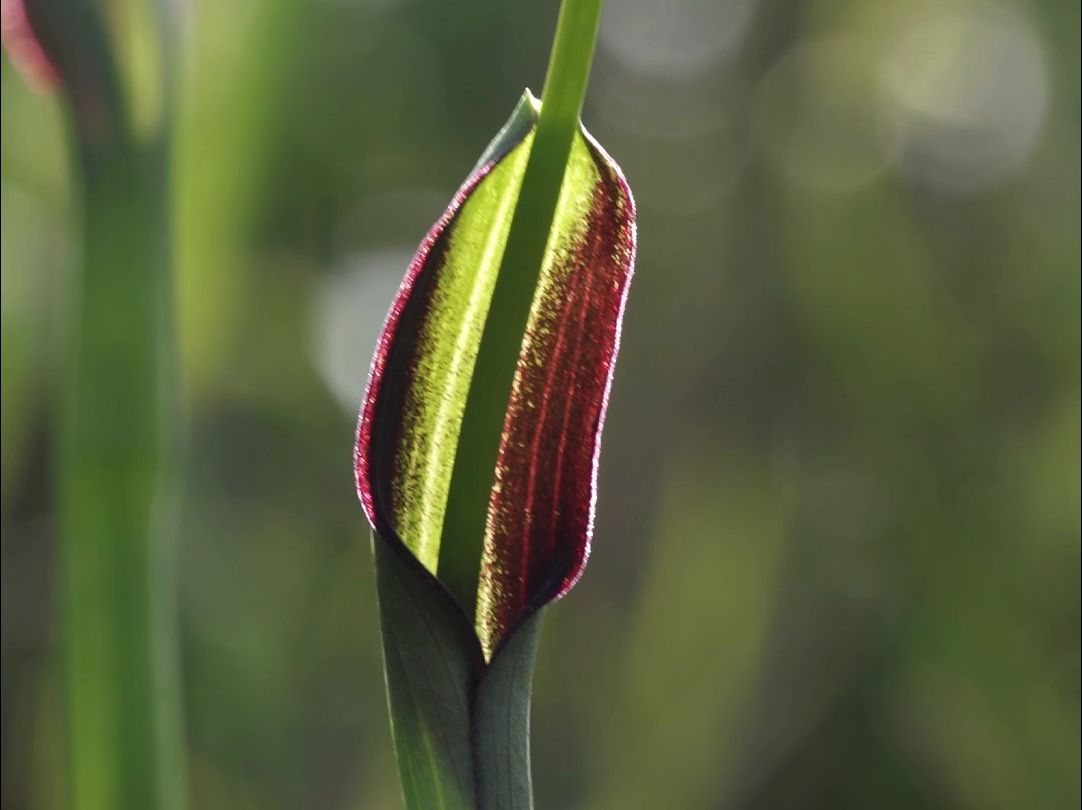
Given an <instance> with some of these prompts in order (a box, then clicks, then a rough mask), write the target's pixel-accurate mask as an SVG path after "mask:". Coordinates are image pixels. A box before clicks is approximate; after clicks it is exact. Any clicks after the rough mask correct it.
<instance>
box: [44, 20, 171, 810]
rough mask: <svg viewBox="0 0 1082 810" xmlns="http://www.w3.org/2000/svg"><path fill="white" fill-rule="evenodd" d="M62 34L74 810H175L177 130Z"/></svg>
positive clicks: (64, 443)
mask: <svg viewBox="0 0 1082 810" xmlns="http://www.w3.org/2000/svg"><path fill="white" fill-rule="evenodd" d="M84 11H85V10H84ZM84 16H85V17H86V20H87V21H89V22H90V23H94V24H97V22H98V20H97V19H96V18H95V17H93V16H92V15H90V13H89V12H86V13H85V15H84ZM80 32H81V33H80ZM60 33H61V34H63V35H65V36H71V37H72V41H71V44H72V45H73V47H78V48H83V49H85V50H83V51H79V53H84V54H86V55H87V56H86V60H85V61H84V62H82V63H80V64H81V66H82V73H81V74H76V73H75V72H74V70H73V71H71V72H69V73H68V74H67V75H68V76H72V77H77V78H78V80H79V81H83V82H85V86H83V85H80V84H79V83H78V81H77V80H76V79H75V78H73V79H72V80H71V81H67V82H66V84H67V91H68V96H69V100H70V102H71V113H72V121H73V124H74V129H75V136H76V143H77V147H78V161H77V165H76V168H77V172H78V175H77V176H78V180H79V181H80V183H79V185H80V188H81V192H82V199H81V207H82V257H81V263H80V267H79V272H78V273H77V275H76V277H75V283H74V284H73V287H74V289H73V299H74V300H73V302H72V313H73V317H72V321H71V324H72V325H71V333H70V338H69V339H70V344H69V345H70V349H69V358H68V359H69V365H68V367H67V369H66V372H67V373H66V377H65V383H66V389H65V391H64V394H65V398H64V403H63V422H62V430H61V442H60V447H59V451H60V455H59V470H58V472H59V488H60V489H59V508H60V524H61V525H60V530H61V538H60V566H61V583H62V588H61V617H62V622H63V643H64V678H65V709H66V720H67V760H68V769H69V791H70V801H69V802H68V806H70V807H72V808H75V810H136V808H138V809H139V810H175V809H176V808H179V807H180V806H181V805H182V799H181V797H182V776H181V774H182V772H183V769H182V765H181V762H182V745H181V734H180V723H179V700H178V688H177V683H176V680H177V670H176V662H175V636H174V621H173V590H172V583H173V576H172V559H171V543H170V542H169V541H170V537H169V532H168V523H169V521H168V518H169V507H171V506H172V503H171V502H170V497H169V496H170V492H171V491H172V487H171V486H170V484H171V471H172V469H173V468H174V466H175V465H174V463H173V450H174V441H173V438H174V437H173V435H172V430H171V425H172V424H174V420H173V419H172V415H171V410H172V408H173V405H174V402H173V400H174V396H173V388H172V385H171V383H172V380H173V370H174V369H173V362H172V361H173V355H174V352H173V345H172V338H171V335H172V318H171V305H170V300H171V294H170V284H171V279H170V261H169V253H170V245H169V216H170V212H169V207H168V189H169V182H168V176H167V174H168V169H167V154H166V153H167V146H166V144H167V139H166V132H167V129H166V128H165V127H163V130H162V132H161V133H160V134H159V135H158V136H157V137H153V138H150V139H149V142H148V143H145V144H144V143H138V142H136V140H135V138H134V136H133V134H132V132H131V129H130V126H129V124H128V122H127V118H126V115H125V112H124V110H123V104H122V103H120V102H119V101H118V99H120V98H121V96H120V94H119V93H118V92H117V90H116V87H117V82H116V73H115V69H114V65H113V62H112V58H111V55H110V53H109V51H108V46H107V45H106V44H105V42H106V40H105V39H104V37H101V36H98V34H100V30H98V29H97V28H94V27H84V28H71V29H60ZM92 35H93V36H92ZM60 52H62V53H65V54H71V53H73V52H75V51H74V50H73V49H71V48H69V49H63V50H61V51H60ZM87 65H91V66H92V67H91V68H89V69H88V68H87Z"/></svg>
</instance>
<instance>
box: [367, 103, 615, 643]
mask: <svg viewBox="0 0 1082 810" xmlns="http://www.w3.org/2000/svg"><path fill="white" fill-rule="evenodd" d="M537 110H538V102H537V101H536V100H535V99H534V98H533V97H532V96H530V95H529V93H527V94H526V95H525V96H524V97H523V99H522V101H521V102H520V103H519V105H518V107H517V108H516V110H515V112H514V114H513V115H512V117H511V120H510V121H509V122H508V124H507V125H506V126H505V127H504V129H503V130H501V132H500V134H499V135H498V136H497V138H496V139H495V140H494V141H493V143H492V145H491V146H490V147H489V149H488V150H487V151H486V153H485V155H484V156H483V157H482V159H481V161H480V162H479V163H478V165H477V167H476V168H475V170H474V171H473V173H472V174H471V175H470V177H469V178H467V180H466V182H465V183H464V184H463V186H462V187H461V188H460V189H459V191H458V193H457V194H456V195H455V198H454V199H453V201H452V203H451V205H450V206H449V207H448V209H447V211H446V212H445V213H444V215H443V216H442V217H441V218H440V219H439V221H438V222H437V223H436V224H435V225H434V226H433V228H432V229H431V230H430V231H429V233H428V235H427V236H426V237H425V239H424V240H423V241H422V243H421V245H420V248H419V249H418V252H417V255H416V256H415V258H414V260H413V262H412V263H411V264H410V267H409V268H408V270H407V273H406V277H405V279H404V281H403V283H402V286H401V288H400V290H399V293H398V295H397V297H396V299H395V301H394V303H393V305H392V307H391V311H390V314H389V315H388V318H387V322H386V325H385V327H384V331H383V333H382V336H381V338H380V341H379V345H378V347H377V350H376V355H375V358H374V360H373V364H372V371H371V376H370V380H369V387H368V393H367V396H366V399H365V403H364V406H363V408H362V412H361V420H360V425H359V429H358V441H357V455H356V473H357V483H358V490H359V494H360V497H361V501H362V503H363V505H364V508H365V511H366V514H367V515H368V517H369V520H370V521H371V522H372V524H373V526H374V528H375V529H376V531H377V532H378V533H379V534H380V535H381V536H383V537H385V538H388V539H389V541H391V542H399V543H401V544H403V545H404V546H405V547H406V548H407V549H409V551H410V552H411V553H412V554H413V555H414V556H415V557H416V558H417V559H418V560H419V561H420V562H421V564H422V565H423V566H424V567H425V568H426V569H428V571H430V572H432V573H435V572H436V570H437V563H438V561H439V552H440V538H441V533H442V530H443V519H444V513H445V511H446V507H447V498H448V493H449V490H450V480H451V473H452V469H453V466H454V460H455V454H456V451H457V447H458V437H459V431H460V428H461V425H462V418H463V413H464V410H465V407H466V400H467V395H468V393H469V387H470V381H471V375H472V372H473V367H474V363H475V361H476V358H477V353H478V348H479V344H480V340H481V335H482V332H483V329H484V326H485V319H486V318H488V317H499V315H500V313H498V312H497V313H491V314H490V313H489V302H490V299H491V296H492V291H493V288H494V285H495V281H496V277H497V274H498V273H499V272H500V260H501V258H502V255H503V250H504V246H505V244H506V241H507V234H508V230H509V228H510V225H511V217H512V214H513V212H514V208H515V203H516V200H517V196H518V191H519V188H520V186H521V183H522V177H523V173H524V171H525V168H526V161H527V158H528V157H529V149H530V145H531V142H532V139H533V134H534V129H535V124H536V119H537ZM634 220H635V212H634V204H633V202H632V198H631V193H630V191H629V189H628V186H627V183H626V182H625V181H624V179H623V176H622V174H621V173H620V170H619V168H618V167H617V166H616V165H615V163H613V161H612V160H611V158H609V157H608V155H607V154H606V153H605V152H604V150H602V149H601V147H600V146H599V145H598V144H597V143H596V142H595V141H594V140H593V139H592V138H591V137H590V136H589V135H588V134H587V133H586V132H585V130H582V129H581V128H580V131H579V133H578V134H577V135H576V137H575V139H574V141H573V143H572V146H571V153H570V155H569V158H568V163H567V169H566V173H565V175H564V180H563V185H562V187H561V191H560V196H559V200H558V204H557V207H556V211H555V216H554V219H553V224H552V228H551V230H550V233H549V237H548V242H547V245H546V250H545V254H544V257H543V261H542V264H541V268H540V274H539V278H538V284H537V287H536V291H535V294H534V299H533V305H532V308H531V311H530V316H529V320H528V323H527V328H526V332H525V334H524V335H523V338H522V345H521V349H520V353H519V359H518V365H517V368H516V371H515V377H514V384H513V388H512V392H511V397H510V402H509V403H508V408H507V411H506V415H505V419H504V424H503V433H502V438H501V443H500V451H499V457H498V460H497V464H496V467H495V469H493V470H492V472H491V476H492V483H493V486H492V489H491V497H490V501H489V507H488V519H487V527H486V531H485V537H484V543H483V551H482V555H481V559H480V560H478V561H477V564H478V566H479V569H480V581H479V586H478V592H477V595H476V604H474V605H463V608H464V609H465V610H466V612H467V614H471V613H472V614H473V615H475V627H476V631H477V634H478V637H479V639H480V642H481V645H482V648H483V650H484V653H485V656H486V658H491V657H492V655H493V653H494V652H495V650H496V648H497V647H498V646H499V644H500V643H501V641H502V640H503V639H504V637H505V636H506V634H507V633H508V631H509V630H510V629H511V628H513V627H514V626H516V625H517V624H518V623H519V622H521V621H522V620H523V619H524V618H525V617H526V616H528V615H529V614H530V613H531V612H532V611H534V610H536V609H537V608H538V607H540V606H541V605H543V604H545V603H546V602H548V601H550V600H552V599H554V598H558V597H559V596H561V595H562V594H564V593H566V592H567V590H568V589H570V588H571V586H572V585H573V584H574V582H575V581H576V580H577V578H578V576H579V574H580V573H581V571H582V568H583V566H584V564H585V561H586V557H587V555H588V552H589V542H590V534H591V530H592V521H593V509H594V495H595V476H596V466H597V456H598V448H599V441H600V432H601V426H602V421H603V418H604V411H605V405H606V400H607V397H608V390H609V385H610V382H611V378H612V368H613V362H614V360H615V355H616V350H617V346H618V342H619V329H620V320H621V317H622V313H623V306H624V301H625V296H626V292H627V285H628V281H629V279H630V275H631V270H632V264H633V260H634V250H635V225H634Z"/></svg>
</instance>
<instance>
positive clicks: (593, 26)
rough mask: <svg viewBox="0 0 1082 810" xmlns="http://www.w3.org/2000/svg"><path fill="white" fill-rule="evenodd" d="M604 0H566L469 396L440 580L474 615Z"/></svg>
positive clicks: (447, 515) (453, 478) (443, 540)
mask: <svg viewBox="0 0 1082 810" xmlns="http://www.w3.org/2000/svg"><path fill="white" fill-rule="evenodd" d="M601 6H602V0H563V4H562V5H561V7H560V16H559V20H558V22H557V24H556V35H555V39H554V41H553V44H552V54H551V56H550V59H549V66H548V73H547V74H546V77H545V88H544V92H543V93H542V104H541V112H540V114H539V117H538V121H537V131H536V134H535V136H534V142H533V147H532V148H531V150H530V157H529V160H528V161H527V164H526V172H525V175H524V176H523V180H522V188H521V190H520V191H519V196H518V201H517V203H516V206H515V213H514V215H513V217H512V219H511V230H510V232H509V234H508V237H507V245H506V247H505V248H504V253H503V258H502V260H501V263H500V272H499V276H498V277H497V279H496V286H495V290H494V291H493V294H492V302H491V304H490V306H489V316H488V318H487V320H486V322H485V328H484V332H483V334H482V337H481V346H480V349H479V351H478V354H477V361H476V364H475V366H474V370H473V379H472V381H471V383H470V392H469V396H468V397H467V400H466V410H465V413H464V415H463V419H462V429H461V432H460V434H459V442H458V451H457V454H456V456H455V463H454V468H453V470H452V475H451V487H450V492H449V495H448V499H447V511H446V513H445V515H444V524H443V534H442V537H441V540H440V558H439V567H438V571H439V578H440V579H441V581H443V582H444V584H446V585H447V587H448V588H449V589H450V590H451V592H452V593H453V594H454V595H455V596H456V598H457V599H458V601H459V602H460V603H461V604H462V606H463V607H464V608H465V609H466V610H467V612H468V613H469V614H470V615H471V617H472V614H473V612H474V609H475V605H476V599H477V581H478V577H479V572H480V561H481V550H482V544H483V542H484V533H485V520H486V516H487V512H488V501H489V494H490V492H491V490H492V486H493V484H494V480H495V479H494V476H495V469H496V457H497V454H498V452H499V445H500V436H501V434H502V432H503V424H504V417H505V415H506V412H507V405H508V401H509V399H510V395H511V385H512V383H513V381H514V375H515V367H516V365H517V363H518V357H519V351H520V349H521V346H522V338H523V335H524V334H525V332H526V324H527V320H528V318H529V314H530V306H531V304H532V303H533V295H534V290H535V288H536V287H537V279H538V276H539V274H540V272H541V262H542V259H543V257H544V254H545V246H546V244H547V242H548V238H549V230H550V229H551V227H552V221H553V217H554V214H555V211H556V203H557V200H558V198H559V194H560V186H561V185H562V184H563V177H564V171H565V169H566V168H567V158H568V155H569V154H570V152H571V143H572V140H573V139H574V137H575V133H576V132H577V131H578V128H579V114H580V113H581V111H582V102H583V98H584V97H585V95H586V85H587V82H588V80H589V77H590V64H591V62H592V61H593V55H594V46H595V44H596V41H597V30H598V25H599V24H600V20H601Z"/></svg>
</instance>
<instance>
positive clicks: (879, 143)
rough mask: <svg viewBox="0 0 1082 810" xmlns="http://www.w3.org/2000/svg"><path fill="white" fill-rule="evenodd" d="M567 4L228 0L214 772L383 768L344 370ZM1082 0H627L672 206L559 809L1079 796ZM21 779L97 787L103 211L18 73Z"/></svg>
mask: <svg viewBox="0 0 1082 810" xmlns="http://www.w3.org/2000/svg"><path fill="white" fill-rule="evenodd" d="M556 5H557V4H556V3H555V2H553V1H552V0H549V1H548V2H544V3H530V2H526V0H516V2H511V3H507V2H496V0H482V1H481V2H478V3H471V4H464V3H445V2H438V1H437V0H380V1H379V2H360V1H359V0H231V1H230V2H202V3H192V4H190V5H188V6H187V7H186V8H184V4H182V8H183V10H184V12H185V13H184V14H182V18H183V22H182V28H183V30H181V31H180V32H179V48H180V51H179V60H180V78H181V87H180V95H179V99H180V101H179V103H180V110H179V114H178V119H177V120H178V125H177V130H176V131H175V132H174V133H173V148H174V152H175V169H174V173H175V176H174V186H173V200H174V210H175V223H176V265H177V279H176V285H177V291H178V296H179V307H180V310H179V329H180V334H181V347H182V360H183V382H184V391H185V394H184V398H183V402H182V403H180V405H181V411H182V412H183V415H184V433H185V436H186V450H185V462H184V465H185V468H184V488H183V492H182V499H181V503H182V508H181V514H180V517H179V521H180V549H179V555H180V557H179V561H178V562H179V573H180V581H179V583H178V588H179V599H180V615H179V620H180V634H181V642H182V659H183V679H184V696H185V700H186V708H185V723H186V734H187V740H188V748H189V766H190V773H189V798H190V806H191V807H192V808H199V809H200V810H204V809H206V810H215V809H216V808H239V809H240V810H244V808H260V809H261V810H262V809H263V808H270V809H272V810H273V808H350V809H352V808H393V807H396V806H398V805H397V803H398V801H399V799H398V786H397V781H396V775H395V769H394V764H393V762H392V749H391V744H390V737H389V733H388V725H387V716H386V708H385V702H384V701H385V698H384V688H383V683H382V678H383V674H382V667H381V662H380V657H379V656H380V652H379V644H378V638H377V617H376V602H375V594H374V582H373V573H372V560H371V553H370V549H369V546H368V534H367V527H366V525H365V522H364V518H363V516H362V514H361V511H360V508H359V506H358V504H357V502H356V498H355V495H354V492H353V484H352V470H351V458H350V454H351V449H352V441H353V429H354V424H355V413H356V408H357V406H358V404H359V402H360V399H361V395H362V393H363V390H364V385H365V377H366V373H367V366H368V361H369V358H370V355H371V351H372V348H373V345H374V341H375V338H376V334H377V332H378V329H379V326H380V323H381V321H382V318H383V314H384V311H385V309H386V307H387V305H388V304H389V302H390V298H391V295H392V292H393V290H394V288H395V286H396V285H397V283H398V280H399V278H400V276H401V274H402V272H403V270H404V268H405V265H406V263H407V261H408V259H409V257H410V254H411V252H412V250H413V249H414V247H415V245H416V243H417V241H418V240H419V239H420V237H421V236H422V235H423V233H424V231H425V230H426V229H427V227H428V226H429V225H430V224H431V222H432V221H433V220H434V219H435V218H436V217H437V215H438V214H439V212H440V211H441V210H442V208H443V206H444V205H445V204H446V202H447V201H448V200H449V199H450V197H451V194H452V193H453V191H454V189H455V187H456V185H457V184H458V182H459V181H460V180H461V179H462V178H463V177H464V176H465V175H466V173H467V172H468V170H469V168H470V166H471V165H472V163H473V161H474V159H475V158H476V157H477V155H478V154H479V153H480V151H481V149H482V148H483V147H484V145H485V143H486V142H487V140H488V138H489V137H490V136H491V135H492V133H493V132H494V131H495V129H496V128H497V127H498V126H499V124H500V123H501V122H502V121H503V120H504V119H505V118H506V116H507V114H508V112H509V111H510V109H511V108H512V106H513V104H514V103H515V101H516V99H517V98H518V97H519V95H520V93H521V91H522V89H523V86H524V85H531V86H532V87H533V89H534V90H535V91H537V90H540V87H539V86H538V85H539V84H540V82H541V79H542V76H543V71H544V66H545V60H546V56H547V50H548V47H549V43H550V37H551V33H552V29H553V26H554V24H555V17H556ZM1079 22H1080V21H1079V7H1078V4H1076V3H1063V2H1054V0H1044V2H1024V1H1023V0H1016V1H1015V2H1009V1H1008V0H1001V1H999V2H996V1H995V0H937V1H935V2H933V0H878V2H870V3H868V2H864V3H858V2H843V1H842V0H819V1H818V2H800V1H798V2H794V1H793V0H711V1H710V2H705V1H704V0H674V2H671V3H657V2H652V1H651V0H609V3H608V8H607V9H606V14H605V18H604V20H603V23H602V32H601V41H600V43H599V48H598V56H597V62H596V65H595V70H594V75H593V80H592V84H591V89H590V92H589V94H588V97H587V102H586V109H585V111H584V120H585V123H586V125H587V127H588V128H589V129H590V130H591V131H592V132H593V133H594V134H595V135H596V136H597V137H598V138H599V140H600V141H601V142H602V143H603V144H604V145H605V147H606V148H607V149H608V150H609V151H610V152H611V153H612V155H613V156H614V157H615V158H616V160H617V161H618V162H619V163H620V164H621V165H622V167H623V168H624V170H625V172H626V174H627V176H628V177H629V179H630V182H631V184H632V188H633V189H634V191H635V193H636V196H637V201H638V205H639V216H640V219H639V234H640V255H639V261H638V270H637V277H636V280H635V282H634V285H633V288H632V294H631V299H630V304H629V308H628V312H627V317H626V321H625V334H624V340H623V349H622V355H621V358H620V364H619V367H618V369H617V374H616V383H615V388H614V391H613V395H612V401H611V407H610V417H609V420H608V425H607V428H606V435H605V442H604V450H603V454H602V462H601V484H600V493H599V498H598V515H597V525H596V533H595V538H594V552H593V555H592V559H591V562H590V565H589V567H588V568H587V571H586V574H585V576H584V578H583V580H582V582H581V583H580V584H579V586H578V587H577V588H576V590H575V591H574V592H573V593H572V594H571V595H570V596H569V597H568V598H567V599H566V600H564V601H563V602H561V603H560V604H558V605H556V606H555V607H554V608H553V609H551V610H550V611H549V613H548V620H547V622H546V626H545V630H544V633H543V636H542V643H541V650H540V656H539V663H538V670H537V677H536V691H535V702H534V716H533V738H534V743H533V751H534V783H535V790H536V794H537V801H538V806H539V807H540V808H542V810H545V809H546V808H583V810H594V809H595V808H596V809H597V810H609V809H610V808H611V809H612V810H634V808H643V809H644V810H647V809H648V808H649V809H652V808H688V809H689V810H696V809H698V808H703V809H704V810H705V809H706V808H739V809H741V810H743V809H744V808H747V809H748V810H751V808H869V807H876V808H959V810H961V809H962V808H982V809H987V810H997V809H1000V808H1002V810H1015V809H1016V808H1049V809H1050V810H1051V809H1052V808H1069V807H1077V806H1078V804H1079V758H1080V742H1079V739H1080V738H1079V722H1080V715H1079V678H1080V659H1079V634H1080V614H1079V593H1080V579H1079V567H1080V560H1079V538H1080V502H1079V488H1080V480H1079V469H1080V465H1079V452H1080V429H1079V421H1080V393H1079V392H1080V387H1079V377H1080V374H1079V366H1080V342H1079V326H1080V311H1079V308H1080V304H1079V300H1080V290H1079V257H1080V243H1079V217H1080V196H1079V193H1080V182H1079V172H1080V161H1079V150H1080V133H1079V113H1080V110H1079V98H1080V85H1079V52H1080V51H1079ZM0 83H2V91H3V101H2V110H3V114H2V125H0V129H2V134H3V147H2V153H0V168H2V186H0V202H2V259H3V290H2V293H3V295H2V301H3V310H2V311H3V324H2V338H3V340H2V364H3V365H2V380H3V389H2V393H3V399H2V421H0V427H2V473H3V478H2V525H3V546H2V571H3V573H2V583H3V601H2V605H3V622H2V628H3V690H2V698H3V707H2V717H3V737H2V740H3V746H2V757H3V788H2V803H3V807H4V808H5V810H7V809H8V808H10V809H11V810H16V808H28V809H32V810H38V809H39V808H40V809H42V810H44V809H46V808H60V807H63V806H64V799H63V796H64V790H63V785H62V784H60V782H59V777H58V774H61V773H62V772H63V769H62V767H61V762H62V757H63V751H62V738H63V735H62V727H63V726H62V724H63V714H62V707H61V705H60V697H59V673H58V661H57V649H58V640H59V637H58V632H59V631H58V628H57V626H56V621H55V618H56V616H55V613H56V611H55V603H56V593H55V586H56V572H55V562H56V560H55V530H56V523H55V499H54V496H53V481H54V479H55V472H56V471H55V468H54V464H53V451H54V447H55V437H56V416H57V394H58V391H59V389H60V385H61V381H60V380H59V369H60V367H61V365H62V358H61V357H60V356H59V351H60V349H61V347H63V345H64V341H63V336H64V334H65V332H66V330H67V329H69V328H70V327H71V324H70V323H68V322H66V315H65V313H66V312H67V306H66V304H67V299H68V291H69V290H68V287H69V285H68V280H69V278H70V276H71V273H72V267H73V263H74V261H75V253H76V249H77V243H76V242H75V241H74V236H73V225H72V223H73V221H74V217H73V190H72V188H71V179H70V177H71V173H70V170H69V151H70V150H69V144H68V143H67V135H66V133H65V128H64V122H63V116H62V111H61V106H60V104H59V102H58V101H57V99H55V98H52V97H48V96H44V95H41V94H36V93H34V92H32V91H30V90H28V89H27V88H26V87H25V86H24V84H23V82H22V81H21V79H20V77H19V76H17V75H16V73H15V72H14V70H13V69H12V67H11V65H10V63H9V62H8V61H7V60H6V58H5V60H4V63H3V67H2V74H0Z"/></svg>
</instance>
